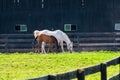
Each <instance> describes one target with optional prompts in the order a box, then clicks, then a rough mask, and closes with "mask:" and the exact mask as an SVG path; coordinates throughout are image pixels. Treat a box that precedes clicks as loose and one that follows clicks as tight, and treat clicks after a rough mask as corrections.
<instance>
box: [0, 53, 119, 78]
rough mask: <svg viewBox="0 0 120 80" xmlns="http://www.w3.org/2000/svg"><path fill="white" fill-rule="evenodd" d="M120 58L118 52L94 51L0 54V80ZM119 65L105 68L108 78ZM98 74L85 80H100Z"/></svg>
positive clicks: (54, 72)
mask: <svg viewBox="0 0 120 80" xmlns="http://www.w3.org/2000/svg"><path fill="white" fill-rule="evenodd" d="M118 56H120V52H119V51H118V52H113V51H95V52H80V53H78V52H73V53H72V54H71V53H68V52H66V53H58V54H55V53H49V54H36V53H32V52H30V53H10V54H9V53H7V54H3V53H0V80H21V79H22V80H24V79H29V78H35V77H40V76H44V75H48V74H57V73H62V72H68V71H70V70H75V69H78V68H82V67H87V66H91V65H95V64H99V63H101V62H105V61H107V60H110V59H113V58H115V57H118ZM119 70H120V69H119V65H117V66H110V67H109V68H107V72H108V74H107V75H108V76H109V77H110V76H113V75H114V74H116V73H118V72H119ZM99 74H100V73H97V74H93V75H90V76H87V77H86V80H100V76H99Z"/></svg>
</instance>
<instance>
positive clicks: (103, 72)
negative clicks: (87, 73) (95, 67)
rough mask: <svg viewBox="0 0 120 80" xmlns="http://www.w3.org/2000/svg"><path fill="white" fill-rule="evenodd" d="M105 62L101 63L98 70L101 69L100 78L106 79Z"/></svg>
mask: <svg viewBox="0 0 120 80" xmlns="http://www.w3.org/2000/svg"><path fill="white" fill-rule="evenodd" d="M106 66H107V65H106V63H101V66H100V69H101V70H100V71H101V80H107V70H106Z"/></svg>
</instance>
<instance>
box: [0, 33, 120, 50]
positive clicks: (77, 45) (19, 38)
mask: <svg viewBox="0 0 120 80" xmlns="http://www.w3.org/2000/svg"><path fill="white" fill-rule="evenodd" d="M67 34H68V36H69V37H70V39H71V41H73V43H74V51H92V50H115V51H116V50H119V48H120V32H94V33H67ZM33 40H34V36H33V34H0V52H29V51H32V46H33V45H32V41H33ZM64 47H66V46H64Z"/></svg>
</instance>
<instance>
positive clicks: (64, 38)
mask: <svg viewBox="0 0 120 80" xmlns="http://www.w3.org/2000/svg"><path fill="white" fill-rule="evenodd" d="M40 34H46V35H50V36H54V37H55V38H56V39H57V41H58V44H59V45H60V46H61V49H62V52H64V48H63V42H65V43H66V44H67V49H68V50H69V51H70V52H72V51H73V42H71V40H70V39H69V37H68V36H67V34H66V33H64V32H63V31H61V30H55V31H49V30H42V31H39V30H35V31H34V37H35V38H36V36H37V35H40Z"/></svg>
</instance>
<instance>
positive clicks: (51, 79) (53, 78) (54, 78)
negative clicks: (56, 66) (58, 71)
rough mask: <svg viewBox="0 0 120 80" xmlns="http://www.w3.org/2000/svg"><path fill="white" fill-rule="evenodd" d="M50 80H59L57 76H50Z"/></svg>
mask: <svg viewBox="0 0 120 80" xmlns="http://www.w3.org/2000/svg"><path fill="white" fill-rule="evenodd" d="M48 80H57V77H56V75H48Z"/></svg>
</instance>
